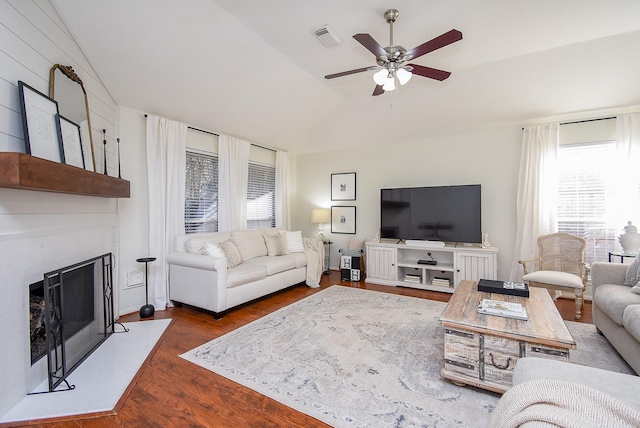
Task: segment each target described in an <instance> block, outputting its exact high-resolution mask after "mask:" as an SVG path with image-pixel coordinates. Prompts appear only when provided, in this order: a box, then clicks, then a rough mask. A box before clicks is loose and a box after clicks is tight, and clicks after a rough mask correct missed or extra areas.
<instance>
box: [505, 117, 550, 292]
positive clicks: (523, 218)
mask: <svg viewBox="0 0 640 428" xmlns="http://www.w3.org/2000/svg"><path fill="white" fill-rule="evenodd" d="M558 131H559V124H558V123H553V124H547V125H538V126H529V127H525V128H524V129H523V132H522V149H521V153H520V175H519V178H518V197H517V201H516V211H517V212H516V222H517V224H516V242H515V248H514V251H513V260H512V262H511V271H510V273H509V280H510V281H521V280H522V275H523V273H524V272H523V270H522V266H521V265H520V264H519V263H518V260H525V259H531V258H534V257H536V253H537V250H538V245H537V242H536V240H537V239H538V236H540V235H545V234H548V233H554V232H557V231H558V219H557V207H558V203H557V195H558V167H557V163H558V139H559V132H558Z"/></svg>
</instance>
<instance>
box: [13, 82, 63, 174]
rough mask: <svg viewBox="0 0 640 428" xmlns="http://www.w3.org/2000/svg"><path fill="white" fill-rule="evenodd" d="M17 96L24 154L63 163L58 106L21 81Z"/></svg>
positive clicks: (52, 100)
mask: <svg viewBox="0 0 640 428" xmlns="http://www.w3.org/2000/svg"><path fill="white" fill-rule="evenodd" d="M18 92H19V94H20V103H21V107H22V127H23V130H24V143H25V151H26V152H27V154H30V155H32V156H36V157H39V158H42V159H47V160H50V161H54V162H60V163H63V162H64V153H63V150H62V137H61V136H60V125H59V119H58V115H59V111H58V103H57V102H56V101H55V100H54V99H53V98H49V97H48V96H46V95H45V94H43V93H42V92H39V91H37V90H36V89H34V88H32V87H31V86H29V85H27V84H26V83H24V82H22V81H19V82H18Z"/></svg>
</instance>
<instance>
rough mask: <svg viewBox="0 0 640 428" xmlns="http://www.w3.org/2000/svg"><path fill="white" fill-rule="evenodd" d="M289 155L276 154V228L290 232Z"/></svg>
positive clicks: (279, 152) (283, 153)
mask: <svg viewBox="0 0 640 428" xmlns="http://www.w3.org/2000/svg"><path fill="white" fill-rule="evenodd" d="M290 174H291V173H290V170H289V153H287V152H283V151H280V150H278V151H277V152H276V227H281V228H283V229H285V230H291V209H290V207H291V201H290V191H289V178H290Z"/></svg>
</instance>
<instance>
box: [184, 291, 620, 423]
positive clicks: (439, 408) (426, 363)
mask: <svg viewBox="0 0 640 428" xmlns="http://www.w3.org/2000/svg"><path fill="white" fill-rule="evenodd" d="M445 306H446V304H445V303H441V302H435V301H431V300H425V299H419V298H414V297H407V296H398V295H394V294H388V293H382V292H376V291H370V290H362V289H357V288H349V287H344V286H332V287H329V288H327V289H325V290H323V291H320V292H318V293H316V294H314V295H312V296H309V297H307V298H305V299H303V300H300V301H298V302H296V303H293V304H291V305H289V306H287V307H285V308H282V309H280V310H278V311H276V312H274V313H272V314H270V315H267V316H265V317H263V318H261V319H259V320H256V321H254V322H252V323H250V324H247V325H245V326H243V327H241V328H239V329H237V330H234V331H232V332H230V333H228V334H226V335H224V336H221V337H219V338H217V339H214V340H212V341H211V342H208V343H206V344H204V345H202V346H200V347H198V348H196V349H193V350H191V351H189V352H187V353H185V354H183V355H181V356H182V357H183V358H185V359H187V360H189V361H191V362H193V363H195V364H198V365H200V366H201V367H204V368H206V369H208V370H211V371H212V372H215V373H218V374H220V375H222V376H224V377H226V378H229V379H231V380H233V381H235V382H238V383H240V384H242V385H244V386H247V387H249V388H251V389H253V390H255V391H257V392H260V393H261V394H264V395H266V396H269V397H271V398H273V399H275V400H277V401H279V402H281V403H283V404H285V405H287V406H289V407H292V408H294V409H296V410H298V411H300V412H303V413H306V414H308V415H310V416H313V417H315V418H316V419H319V420H321V421H323V422H325V423H327V424H330V425H332V426H336V427H414V426H420V427H424V426H429V427H434V426H437V427H484V426H486V424H487V422H488V420H489V415H490V413H491V411H492V410H493V409H494V407H495V405H496V403H497V402H498V399H499V398H500V396H499V395H498V394H494V393H491V392H486V391H483V390H479V389H475V388H472V387H458V386H455V385H453V384H452V383H450V382H448V381H446V380H443V379H441V377H440V366H441V364H442V353H443V350H442V347H443V339H442V337H443V332H442V327H441V326H440V324H439V322H438V318H439V316H440V314H441V313H442V311H443V310H444V307H445ZM567 324H568V325H569V329H570V331H571V333H572V335H573V336H574V338H575V340H576V341H577V342H578V348H579V349H580V351H575V354H574V355H575V360H576V361H575V362H576V363H578V364H585V365H594V364H593V363H594V362H595V363H596V364H595V365H597V366H599V367H601V368H606V369H609V370H615V371H621V372H626V371H627V370H630V369H629V368H628V366H627V367H625V366H626V364H625V363H624V361H623V360H622V359H621V358H620V357H618V356H617V354H616V353H615V351H613V350H612V348H611V346H610V345H609V344H608V342H607V341H606V340H605V339H604V338H602V337H601V336H599V335H598V334H597V332H596V331H595V328H594V327H593V326H592V325H584V324H579V323H574V322H569V323H567ZM616 358H617V359H616ZM573 359H574V358H572V360H573Z"/></svg>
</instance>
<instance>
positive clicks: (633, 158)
mask: <svg viewBox="0 0 640 428" xmlns="http://www.w3.org/2000/svg"><path fill="white" fill-rule="evenodd" d="M616 134H617V135H616V149H617V150H616V151H617V158H618V160H617V164H616V165H603V167H609V166H610V167H613V168H615V171H616V174H617V175H618V176H617V177H616V180H614V181H615V182H616V186H615V189H614V194H615V196H614V198H615V206H616V209H615V214H616V216H617V218H616V219H615V222H616V224H619V225H625V224H626V223H627V221H633V223H634V224H635V225H636V226H640V206H639V203H638V202H639V201H638V189H639V188H640V113H633V114H625V115H621V116H617V117H616Z"/></svg>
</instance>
